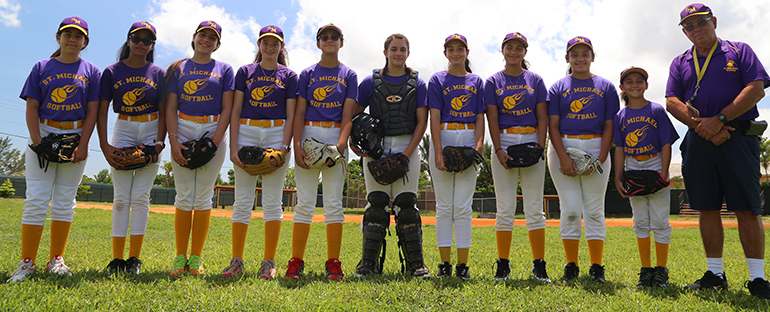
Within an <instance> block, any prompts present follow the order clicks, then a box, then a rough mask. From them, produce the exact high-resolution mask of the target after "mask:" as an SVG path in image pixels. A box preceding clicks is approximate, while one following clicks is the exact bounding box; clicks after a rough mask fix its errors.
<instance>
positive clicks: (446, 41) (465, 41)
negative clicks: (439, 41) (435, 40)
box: [444, 33, 468, 48]
mask: <svg viewBox="0 0 770 312" xmlns="http://www.w3.org/2000/svg"><path fill="white" fill-rule="evenodd" d="M452 40H460V41H462V43H463V44H464V45H465V47H466V48H467V47H468V39H465V36H463V35H461V34H458V33H455V34H452V35H449V37H446V39H444V48H446V46H447V44H449V41H452Z"/></svg>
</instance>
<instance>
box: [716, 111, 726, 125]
mask: <svg viewBox="0 0 770 312" xmlns="http://www.w3.org/2000/svg"><path fill="white" fill-rule="evenodd" d="M717 120H719V121H721V122H722V123H724V124H726V123H727V116H725V114H722V113H719V114H717Z"/></svg>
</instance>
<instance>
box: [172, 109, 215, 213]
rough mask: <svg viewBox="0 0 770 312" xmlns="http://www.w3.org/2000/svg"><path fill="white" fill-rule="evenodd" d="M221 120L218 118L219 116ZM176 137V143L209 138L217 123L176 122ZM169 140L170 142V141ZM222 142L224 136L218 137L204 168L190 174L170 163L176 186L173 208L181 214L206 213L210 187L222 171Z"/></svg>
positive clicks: (212, 194)
mask: <svg viewBox="0 0 770 312" xmlns="http://www.w3.org/2000/svg"><path fill="white" fill-rule="evenodd" d="M220 117H221V116H220ZM177 122H178V126H177V135H178V138H177V140H179V142H180V143H184V142H187V141H189V140H197V139H200V138H201V136H202V135H203V134H204V133H206V131H208V132H209V133H208V134H207V135H206V136H207V137H209V138H211V137H213V136H214V133H215V132H216V131H217V122H216V121H215V122H208V123H198V122H194V121H189V120H184V119H181V118H177ZM172 140H173V139H172ZM222 142H227V135H224V136H222V141H220V142H217V144H218V145H219V148H217V152H216V154H215V155H214V158H212V159H211V160H210V161H209V162H208V163H207V164H205V165H203V166H201V167H200V168H197V169H195V170H190V169H188V168H185V167H182V166H180V165H179V164H178V163H176V162H175V161H172V162H171V166H172V168H173V170H174V185H176V198H174V206H176V208H178V209H179V210H182V211H192V210H210V209H211V198H212V197H213V196H214V183H215V182H216V181H217V175H218V174H219V170H220V169H222V163H223V162H224V161H225V154H226V147H225V146H223V145H222Z"/></svg>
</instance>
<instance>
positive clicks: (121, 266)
mask: <svg viewBox="0 0 770 312" xmlns="http://www.w3.org/2000/svg"><path fill="white" fill-rule="evenodd" d="M125 270H126V260H123V259H118V258H115V259H112V261H110V263H109V264H108V265H107V275H112V274H117V273H118V272H123V271H125Z"/></svg>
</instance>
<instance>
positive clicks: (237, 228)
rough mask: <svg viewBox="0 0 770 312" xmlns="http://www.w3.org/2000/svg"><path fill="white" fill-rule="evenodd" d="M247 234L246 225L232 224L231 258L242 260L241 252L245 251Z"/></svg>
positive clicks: (247, 228) (247, 226) (247, 227)
mask: <svg viewBox="0 0 770 312" xmlns="http://www.w3.org/2000/svg"><path fill="white" fill-rule="evenodd" d="M248 232H249V225H248V224H245V223H240V222H233V230H232V233H233V258H235V257H238V258H241V259H243V250H244V249H246V234H248Z"/></svg>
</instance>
